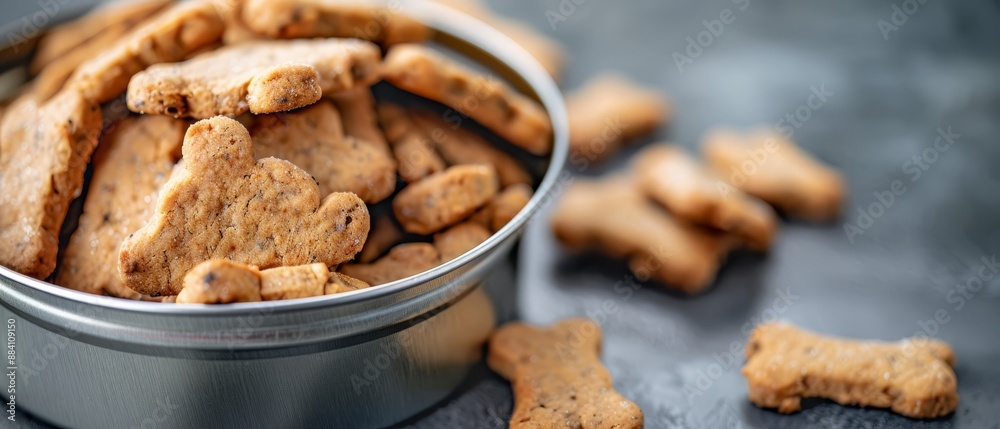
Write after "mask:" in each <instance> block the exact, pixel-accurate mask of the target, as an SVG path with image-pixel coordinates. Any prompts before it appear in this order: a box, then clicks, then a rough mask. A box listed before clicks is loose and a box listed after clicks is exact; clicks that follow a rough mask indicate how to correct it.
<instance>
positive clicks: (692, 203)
mask: <svg viewBox="0 0 1000 429" xmlns="http://www.w3.org/2000/svg"><path fill="white" fill-rule="evenodd" d="M635 159H636V162H635V170H634V171H635V175H636V179H637V182H638V183H639V186H640V187H641V188H642V190H643V191H644V192H645V193H646V195H648V196H649V197H650V198H652V199H653V200H654V201H656V202H658V203H660V204H661V205H663V206H664V207H666V208H667V209H668V210H670V212H671V213H673V214H674V215H675V216H677V217H678V218H680V219H682V220H685V221H688V222H691V223H695V224H699V225H705V226H709V227H712V228H716V229H719V230H721V231H724V232H726V233H729V234H732V235H734V236H736V237H739V238H740V239H741V240H743V241H744V242H745V243H746V244H747V245H748V246H749V247H750V248H752V249H754V250H761V251H763V250H767V249H768V247H770V246H771V239H772V238H773V237H774V232H775V229H777V223H778V219H777V216H776V215H775V214H774V210H772V209H771V207H769V206H768V205H767V204H765V203H764V202H762V201H760V200H758V199H756V198H754V197H751V196H748V195H746V194H744V193H743V191H740V190H739V189H736V188H733V187H732V186H729V184H727V183H726V182H723V181H722V179H720V178H718V177H717V176H715V175H714V174H713V173H712V172H711V171H709V170H708V169H707V168H706V167H704V166H702V165H700V164H699V163H698V162H697V161H695V160H694V159H692V158H691V157H690V156H689V155H688V154H687V153H685V151H684V149H681V148H679V147H677V146H669V145H655V146H651V147H649V148H648V149H645V150H643V151H642V152H640V153H639V154H638V155H636V156H635Z"/></svg>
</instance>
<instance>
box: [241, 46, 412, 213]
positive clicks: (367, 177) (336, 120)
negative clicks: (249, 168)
mask: <svg viewBox="0 0 1000 429" xmlns="http://www.w3.org/2000/svg"><path fill="white" fill-rule="evenodd" d="M244 46H245V45H244ZM250 135H251V137H252V138H253V150H254V154H255V155H256V156H257V158H258V159H263V158H267V157H275V158H278V159H284V160H288V161H290V162H291V163H293V164H295V165H297V166H298V167H299V168H301V169H303V170H305V171H306V172H307V173H309V174H311V175H312V176H313V177H314V178H315V179H316V182H317V183H318V184H319V191H320V194H321V195H324V196H325V195H327V194H330V193H333V192H353V193H355V194H357V195H358V196H359V197H361V199H362V200H364V201H365V202H368V203H376V202H379V201H382V200H383V199H385V198H386V197H388V196H389V195H390V194H392V191H393V190H395V188H396V164H395V162H393V160H392V159H391V158H389V155H388V154H386V153H385V152H383V151H382V150H381V149H379V148H378V147H377V146H376V145H374V144H371V143H369V142H367V141H362V140H358V139H355V138H353V137H344V132H343V130H342V128H341V124H340V115H338V114H337V110H336V109H334V108H333V105H332V104H330V102H328V101H320V102H319V103H316V104H314V105H312V106H309V107H306V108H304V109H301V110H297V111H295V112H290V113H278V114H271V115H261V116H257V117H255V118H254V120H253V125H252V126H251V127H250Z"/></svg>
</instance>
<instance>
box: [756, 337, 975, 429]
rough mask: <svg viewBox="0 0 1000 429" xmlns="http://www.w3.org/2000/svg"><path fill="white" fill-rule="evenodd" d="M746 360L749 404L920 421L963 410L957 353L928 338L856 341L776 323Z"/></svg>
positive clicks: (785, 410) (782, 409) (759, 339)
mask: <svg viewBox="0 0 1000 429" xmlns="http://www.w3.org/2000/svg"><path fill="white" fill-rule="evenodd" d="M746 357H747V362H746V365H744V366H743V376H744V377H746V379H747V385H748V386H749V389H750V400H751V401H752V402H753V403H755V404H757V405H758V406H761V407H765V408H777V409H778V411H780V412H782V413H793V412H796V411H798V410H799V409H800V408H801V401H802V398H817V397H818V398H827V399H832V400H833V401H836V402H837V403H840V404H843V405H857V406H862V407H877V408H890V409H892V411H894V412H896V413H899V414H902V415H904V416H907V417H911V418H919V419H932V418H937V417H941V416H946V415H948V414H951V413H952V412H954V411H955V407H957V406H958V393H957V388H958V384H957V381H956V379H955V372H954V370H953V369H952V367H954V366H955V354H954V352H952V350H951V347H949V346H948V345H947V344H945V343H943V342H941V341H938V340H933V339H928V338H927V337H923V338H910V339H906V340H902V341H899V342H895V343H885V342H877V341H855V340H845V339H839V338H831V337H824V336H821V335H816V334H813V333H811V332H807V331H804V330H801V329H798V328H796V327H794V326H791V325H788V324H784V323H772V324H767V325H763V326H759V327H757V328H756V329H754V331H753V333H751V334H750V338H749V339H748V340H747V347H746Z"/></svg>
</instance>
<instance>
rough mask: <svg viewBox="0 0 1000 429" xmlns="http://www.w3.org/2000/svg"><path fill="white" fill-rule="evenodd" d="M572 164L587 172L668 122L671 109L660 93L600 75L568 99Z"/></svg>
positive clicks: (622, 79)
mask: <svg viewBox="0 0 1000 429" xmlns="http://www.w3.org/2000/svg"><path fill="white" fill-rule="evenodd" d="M566 112H567V114H568V115H569V142H570V143H569V146H570V154H571V158H570V162H571V163H573V164H574V165H578V166H580V167H583V168H586V167H587V166H588V165H590V163H591V162H600V161H603V160H605V159H607V158H609V157H611V155H613V154H615V153H616V152H618V150H619V149H621V147H622V146H624V145H625V144H627V143H629V142H630V141H632V140H635V139H637V138H640V137H642V136H644V135H647V134H650V133H652V132H653V131H655V130H656V129H657V128H659V127H660V125H662V124H663V123H664V122H666V120H667V118H668V116H669V115H670V106H669V105H668V104H667V101H666V99H665V98H664V97H663V95H662V94H660V93H658V91H656V90H653V89H650V88H645V87H642V86H639V85H638V84H636V83H634V82H632V81H630V80H628V79H626V78H624V77H621V76H618V75H611V74H606V75H600V76H598V77H595V78H593V79H591V80H590V81H588V82H587V83H586V84H585V85H584V86H583V87H582V88H580V89H578V90H576V91H575V92H573V93H571V94H570V95H568V96H567V97H566Z"/></svg>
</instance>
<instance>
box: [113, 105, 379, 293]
mask: <svg viewBox="0 0 1000 429" xmlns="http://www.w3.org/2000/svg"><path fill="white" fill-rule="evenodd" d="M183 155H184V168H183V169H182V170H179V171H177V172H175V173H174V174H173V175H172V176H171V178H170V180H169V181H168V182H167V184H166V185H165V186H164V188H163V190H162V191H161V192H160V197H159V199H158V201H157V204H156V210H155V212H154V214H153V218H152V219H151V220H150V221H149V223H147V224H146V225H145V226H143V227H142V228H141V229H139V230H138V231H137V232H135V233H134V234H132V235H130V236H129V237H128V238H126V239H125V242H124V243H122V247H121V252H120V254H119V261H118V270H119V274H120V276H121V278H122V281H123V283H124V284H125V285H126V286H128V287H129V288H131V289H133V290H135V291H137V292H140V293H144V294H148V295H153V296H156V295H175V294H177V293H178V292H180V290H181V288H182V285H183V283H182V279H183V277H184V275H185V274H186V273H187V272H188V271H189V270H190V269H191V268H193V267H194V266H195V265H197V264H199V263H201V262H203V261H206V260H209V259H219V258H223V259H229V260H231V261H233V262H237V263H242V264H247V265H255V266H257V267H259V268H261V269H269V268H274V267H281V266H294V265H305V264H312V263H323V264H326V265H327V266H328V267H329V266H334V265H338V264H340V263H342V262H345V261H348V260H350V259H352V258H353V257H354V255H355V254H356V253H357V252H358V251H360V250H361V247H362V246H363V245H364V240H365V237H366V235H367V234H368V228H369V219H368V210H367V208H366V207H365V205H364V201H362V200H361V199H360V198H358V197H357V196H356V195H354V194H350V193H332V194H329V195H327V196H326V197H325V198H322V199H321V195H320V192H319V187H318V186H317V185H316V182H315V181H314V180H313V178H312V176H310V175H309V174H308V173H306V172H305V171H303V170H301V169H300V168H298V167H296V166H295V165H294V164H292V163H290V162H288V161H285V160H279V159H275V158H266V159H262V160H259V161H255V158H254V153H253V146H252V143H251V140H250V134H249V133H248V132H247V130H246V129H245V128H244V127H243V125H241V124H240V123H239V122H236V121H235V120H233V119H229V118H226V117H215V118H211V119H207V120H203V121H199V122H198V123H195V124H194V125H192V126H191V127H190V128H189V129H188V131H187V134H186V135H185V137H184V145H183Z"/></svg>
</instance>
